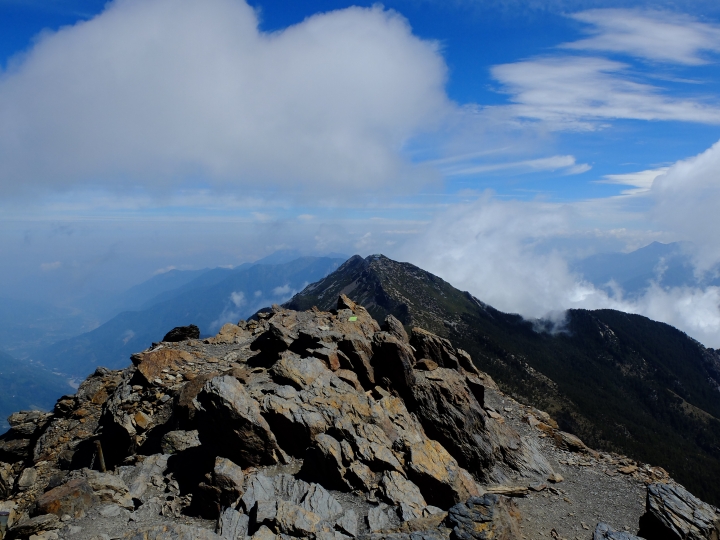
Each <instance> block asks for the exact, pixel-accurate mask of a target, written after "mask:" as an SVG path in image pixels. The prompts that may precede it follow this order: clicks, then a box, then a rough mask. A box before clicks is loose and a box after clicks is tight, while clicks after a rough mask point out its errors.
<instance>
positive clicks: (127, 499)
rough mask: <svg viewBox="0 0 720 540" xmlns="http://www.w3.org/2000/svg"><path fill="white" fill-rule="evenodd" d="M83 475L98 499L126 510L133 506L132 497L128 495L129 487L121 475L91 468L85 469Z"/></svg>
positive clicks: (131, 508)
mask: <svg viewBox="0 0 720 540" xmlns="http://www.w3.org/2000/svg"><path fill="white" fill-rule="evenodd" d="M85 477H86V478H87V481H88V484H89V485H90V487H91V488H92V489H93V491H94V492H95V494H96V495H97V496H98V497H99V498H100V501H102V502H114V503H116V504H119V505H120V506H122V507H123V508H126V509H128V510H133V509H134V508H135V505H134V503H133V500H132V497H131V496H130V489H129V488H128V486H127V484H125V482H124V481H123V479H122V477H120V476H118V475H115V474H110V473H101V472H98V471H93V470H86V471H85Z"/></svg>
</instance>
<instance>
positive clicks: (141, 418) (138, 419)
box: [133, 411, 152, 431]
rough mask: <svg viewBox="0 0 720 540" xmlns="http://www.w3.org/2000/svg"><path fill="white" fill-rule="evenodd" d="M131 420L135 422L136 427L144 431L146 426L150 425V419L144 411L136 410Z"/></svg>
mask: <svg viewBox="0 0 720 540" xmlns="http://www.w3.org/2000/svg"><path fill="white" fill-rule="evenodd" d="M133 421H134V422H135V425H136V426H137V427H138V429H140V430H142V431H144V430H146V429H147V428H148V426H149V425H150V422H151V421H152V420H151V418H150V417H149V416H148V415H147V414H145V413H144V412H142V411H138V412H136V413H135V416H134V417H133Z"/></svg>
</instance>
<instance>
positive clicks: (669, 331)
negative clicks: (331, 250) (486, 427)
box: [284, 248, 720, 504]
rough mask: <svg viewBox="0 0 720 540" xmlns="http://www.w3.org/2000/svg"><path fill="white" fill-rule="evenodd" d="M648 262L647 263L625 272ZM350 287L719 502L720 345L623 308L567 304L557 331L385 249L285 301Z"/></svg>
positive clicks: (521, 396)
mask: <svg viewBox="0 0 720 540" xmlns="http://www.w3.org/2000/svg"><path fill="white" fill-rule="evenodd" d="M653 249H654V248H653ZM650 259H651V258H650ZM641 271H642V268H641V265H638V269H637V270H636V271H635V272H634V273H633V272H628V274H627V275H628V276H630V279H632V278H633V277H632V276H633V275H635V276H637V275H641V274H640V272H641ZM600 275H601V274H600V273H599V272H598V276H600ZM598 279H603V278H602V277H599V278H598ZM341 293H343V294H347V295H348V296H349V297H350V298H351V299H352V300H354V301H355V302H359V303H360V304H362V305H363V306H364V307H365V308H366V309H367V310H368V311H369V312H370V314H371V315H372V316H373V317H374V318H375V319H377V320H378V321H383V320H384V319H385V317H386V316H387V315H394V316H395V317H397V318H398V319H399V320H400V321H401V322H402V323H403V324H404V325H405V326H406V327H407V328H411V327H413V326H419V327H421V328H425V329H428V330H430V331H432V332H434V333H436V334H439V335H441V336H444V337H447V338H449V339H450V340H451V341H452V342H453V343H454V344H456V345H457V346H459V347H462V348H463V349H465V350H467V351H468V352H469V353H470V354H471V355H472V357H473V359H474V361H475V362H476V363H477V365H478V367H479V368H480V369H482V370H483V371H486V372H487V373H489V374H490V375H491V376H492V377H493V378H494V379H495V380H496V382H497V383H498V384H499V386H500V387H501V388H502V389H503V390H504V391H505V392H507V393H509V394H511V395H512V396H513V397H515V398H516V399H518V400H520V401H523V402H525V403H528V404H532V405H535V406H537V407H539V408H541V409H544V410H547V411H548V412H549V413H551V415H552V416H553V417H554V418H556V420H557V421H558V422H559V424H560V427H561V429H563V430H565V431H570V432H573V433H575V434H577V435H578V436H580V437H581V438H582V439H583V440H585V441H586V442H589V443H590V444H591V446H593V447H596V448H604V449H607V450H617V451H621V452H622V453H624V454H627V455H630V456H631V457H633V458H635V459H638V460H641V461H644V462H646V463H654V464H657V465H661V466H663V467H665V468H666V469H667V470H668V471H670V473H671V474H672V475H673V477H675V478H676V479H677V480H678V481H680V482H682V483H683V484H685V485H686V486H687V487H688V488H690V489H691V490H692V491H693V492H694V493H697V494H698V495H699V496H701V497H703V498H705V499H707V500H710V501H713V503H714V504H718V503H720V484H718V483H717V479H718V478H720V354H719V353H718V351H715V350H713V349H708V348H705V347H703V346H702V345H701V344H700V343H698V342H696V341H695V340H693V339H691V338H689V337H688V336H687V335H685V334H684V333H682V332H681V331H679V330H677V329H675V328H673V327H671V326H669V325H667V324H664V323H659V322H655V321H652V320H650V319H647V318H645V317H642V316H639V315H630V314H626V313H622V312H619V311H614V310H596V311H588V310H570V311H568V312H567V318H566V320H565V323H564V325H563V327H562V330H561V331H558V330H557V327H556V326H555V325H553V324H550V323H546V322H543V321H527V320H525V319H523V318H522V317H520V316H519V315H511V314H507V313H502V312H500V311H498V310H496V309H494V308H493V307H491V306H489V305H487V304H485V303H483V302H482V301H480V300H479V299H477V298H475V297H473V296H472V295H471V294H469V293H467V292H462V291H459V290H457V289H455V288H454V287H452V286H451V285H450V284H449V283H446V282H445V281H443V280H442V279H440V278H439V277H437V276H434V275H432V274H430V273H429V272H426V271H424V270H422V269H420V268H417V267H416V266H413V265H412V264H408V263H399V262H395V261H392V260H390V259H388V258H386V257H384V256H382V255H373V256H370V257H367V258H366V259H363V258H361V257H359V256H355V257H352V258H351V259H349V260H348V261H347V262H345V263H344V264H343V265H342V266H341V267H340V268H339V269H338V270H337V271H336V272H333V273H332V274H330V275H329V276H327V277H326V278H324V279H322V280H320V281H319V282H317V283H314V284H312V285H309V286H308V287H307V288H305V289H304V290H303V291H301V292H300V293H298V294H297V295H296V296H294V297H293V298H292V299H291V300H290V301H288V302H287V303H286V304H284V306H285V307H287V308H289V309H295V310H305V309H309V308H311V307H312V306H317V307H318V308H320V309H321V310H330V309H332V308H333V307H334V306H335V303H336V301H337V297H338V295H339V294H341Z"/></svg>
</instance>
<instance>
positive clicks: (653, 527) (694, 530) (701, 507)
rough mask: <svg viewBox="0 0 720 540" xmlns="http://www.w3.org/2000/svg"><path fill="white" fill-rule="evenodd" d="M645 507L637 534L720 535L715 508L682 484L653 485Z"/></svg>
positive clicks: (693, 539) (700, 538)
mask: <svg viewBox="0 0 720 540" xmlns="http://www.w3.org/2000/svg"><path fill="white" fill-rule="evenodd" d="M645 510H646V511H645V515H643V516H642V518H640V531H639V533H638V534H640V535H641V536H643V537H645V538H672V539H675V538H677V539H682V540H706V539H712V540H715V539H717V538H720V515H718V514H717V513H716V512H715V508H714V507H712V506H710V505H709V504H707V503H705V502H703V501H701V500H700V499H698V498H697V497H695V496H694V495H692V494H691V493H689V492H688V491H687V490H686V489H685V488H683V487H681V486H678V485H671V484H650V485H649V486H648V488H647V502H646V509H645Z"/></svg>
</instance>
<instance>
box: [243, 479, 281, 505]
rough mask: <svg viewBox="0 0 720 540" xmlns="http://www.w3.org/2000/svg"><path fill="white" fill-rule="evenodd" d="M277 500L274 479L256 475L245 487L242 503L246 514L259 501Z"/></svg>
mask: <svg viewBox="0 0 720 540" xmlns="http://www.w3.org/2000/svg"><path fill="white" fill-rule="evenodd" d="M274 498H275V485H274V483H273V479H272V478H269V477H268V476H265V475H264V474H256V475H253V476H252V477H250V479H249V480H248V481H247V483H246V485H245V493H244V494H243V496H242V497H241V499H240V502H241V504H242V506H243V508H244V509H245V512H247V513H250V511H251V510H252V509H253V507H254V506H255V503H256V502H257V501H269V500H272V499H274Z"/></svg>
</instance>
